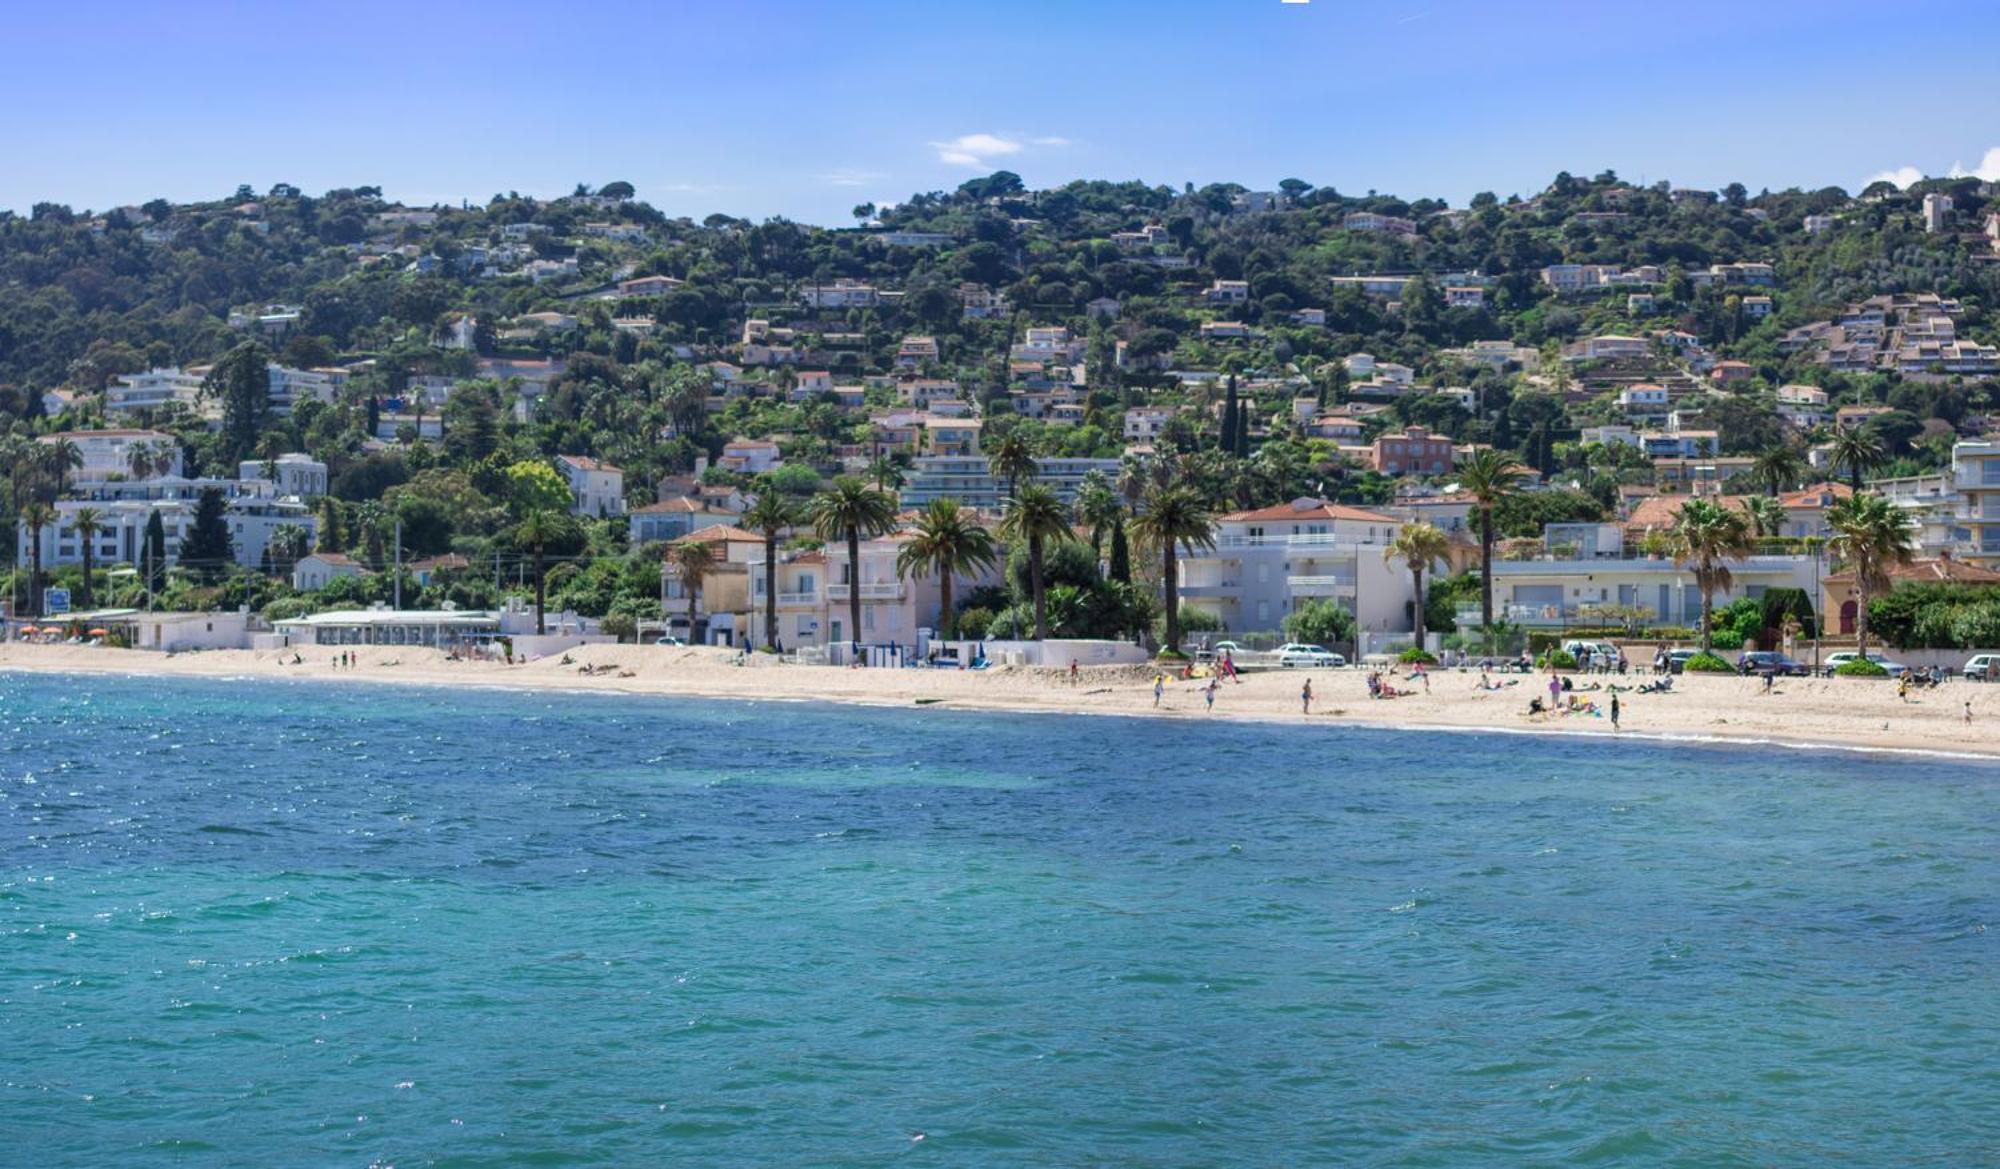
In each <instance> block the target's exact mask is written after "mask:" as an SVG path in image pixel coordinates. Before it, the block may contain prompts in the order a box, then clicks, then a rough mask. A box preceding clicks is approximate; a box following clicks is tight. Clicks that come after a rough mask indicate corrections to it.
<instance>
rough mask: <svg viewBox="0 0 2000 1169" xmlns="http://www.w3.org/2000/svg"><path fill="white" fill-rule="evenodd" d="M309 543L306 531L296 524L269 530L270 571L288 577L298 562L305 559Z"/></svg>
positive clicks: (280, 525) (282, 525)
mask: <svg viewBox="0 0 2000 1169" xmlns="http://www.w3.org/2000/svg"><path fill="white" fill-rule="evenodd" d="M310 543H311V541H310V540H308V539H307V537H306V530H305V529H304V528H302V527H300V526H299V525H297V524H279V525H278V526H277V527H275V528H273V529H271V548H270V553H269V555H270V558H271V571H272V572H274V573H276V574H277V575H279V576H290V575H291V572H292V569H293V568H295V567H297V566H298V563H299V561H301V560H304V559H305V557H306V552H307V551H308V550H309V545H310Z"/></svg>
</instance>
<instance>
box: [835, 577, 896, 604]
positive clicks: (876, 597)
mask: <svg viewBox="0 0 2000 1169" xmlns="http://www.w3.org/2000/svg"><path fill="white" fill-rule="evenodd" d="M848 588H849V586H847V585H844V584H831V585H828V586H826V596H827V599H828V600H832V601H845V600H847V599H848ZM902 596H903V586H902V584H901V583H900V582H897V581H887V582H880V581H863V582H862V583H861V599H862V600H864V601H895V600H901V599H902Z"/></svg>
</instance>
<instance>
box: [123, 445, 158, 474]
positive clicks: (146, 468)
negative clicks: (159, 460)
mask: <svg viewBox="0 0 2000 1169" xmlns="http://www.w3.org/2000/svg"><path fill="white" fill-rule="evenodd" d="M125 466H126V469H127V470H129V471H131V472H132V477H133V478H134V479H145V478H148V477H150V476H151V475H152V473H153V444H152V443H150V442H148V441H146V440H144V439H141V440H139V441H138V442H135V443H133V444H131V445H130V446H128V447H126V448H125Z"/></svg>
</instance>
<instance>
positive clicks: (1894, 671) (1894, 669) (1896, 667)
mask: <svg viewBox="0 0 2000 1169" xmlns="http://www.w3.org/2000/svg"><path fill="white" fill-rule="evenodd" d="M1860 656H1861V655H1860V654H1859V653H1856V652H1855V651H1854V650H1851V649H1844V650H1841V651H1840V652H1839V653H1836V654H1828V655H1826V675H1827V677H1829V678H1831V677H1832V676H1833V672H1834V671H1835V670H1838V669H1839V668H1840V667H1842V666H1844V665H1846V664H1847V663H1849V662H1851V661H1853V660H1854V659H1855V658H1858V657H1860ZM1868 660H1869V661H1871V662H1874V663H1875V664H1876V665H1878V666H1880V667H1882V668H1883V669H1885V670H1887V671H1889V676H1890V677H1891V678H1900V677H1902V676H1903V675H1904V674H1907V673H1909V672H1910V667H1908V666H1906V665H1904V664H1903V663H1901V662H1892V661H1890V660H1889V659H1888V658H1885V657H1883V656H1882V655H1881V654H1878V653H1871V654H1869V655H1868Z"/></svg>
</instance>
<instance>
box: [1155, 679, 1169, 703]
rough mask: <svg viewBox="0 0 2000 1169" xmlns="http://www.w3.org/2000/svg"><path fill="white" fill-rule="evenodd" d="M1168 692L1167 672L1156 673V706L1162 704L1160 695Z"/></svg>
mask: <svg viewBox="0 0 2000 1169" xmlns="http://www.w3.org/2000/svg"><path fill="white" fill-rule="evenodd" d="M1166 692H1167V676H1166V675H1165V674H1154V675H1153V705H1154V706H1155V707H1158V706H1159V705H1160V695H1162V694H1165V693H1166Z"/></svg>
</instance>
